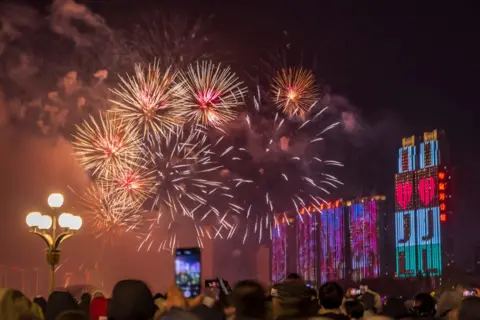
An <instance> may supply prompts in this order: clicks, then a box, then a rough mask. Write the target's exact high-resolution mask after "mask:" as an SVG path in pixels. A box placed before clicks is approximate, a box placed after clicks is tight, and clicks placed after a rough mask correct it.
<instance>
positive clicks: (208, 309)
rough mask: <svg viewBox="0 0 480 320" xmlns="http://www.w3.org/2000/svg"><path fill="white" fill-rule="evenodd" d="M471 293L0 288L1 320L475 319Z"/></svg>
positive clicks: (290, 287)
mask: <svg viewBox="0 0 480 320" xmlns="http://www.w3.org/2000/svg"><path fill="white" fill-rule="evenodd" d="M477 292H478V293H479V294H480V291H478V290H474V294H473V295H472V296H469V297H465V296H464V294H462V293H463V291H462V290H459V289H458V288H456V289H452V290H449V291H444V292H442V293H441V294H440V295H438V296H435V295H434V294H432V293H419V294H417V295H416V296H415V297H414V298H413V299H412V300H408V301H404V300H402V299H401V298H399V297H392V298H388V299H382V298H381V297H380V295H379V294H378V293H376V292H374V291H372V290H370V289H369V288H368V287H366V286H365V287H363V290H357V289H347V290H344V289H343V288H342V287H341V286H340V285H339V284H338V283H336V282H327V283H324V284H323V285H322V286H320V287H319V288H318V290H316V289H314V288H312V287H310V286H308V285H307V284H306V283H305V282H304V281H303V280H302V279H301V278H300V277H299V276H298V275H296V274H291V275H289V277H287V279H286V280H285V281H283V282H281V283H277V284H275V285H273V286H272V287H271V288H270V290H268V291H267V290H265V288H264V287H263V286H262V285H261V284H260V283H258V282H257V281H254V280H244V281H240V282H238V283H237V284H236V285H235V286H234V288H233V289H232V290H231V292H228V293H225V292H219V293H215V292H211V293H213V294H211V295H210V294H209V293H208V292H207V293H206V295H201V296H198V297H195V298H193V299H186V298H185V297H184V295H183V293H182V292H181V290H180V289H178V288H177V287H176V286H172V287H171V288H170V289H169V290H168V292H167V293H166V294H164V295H163V294H156V295H153V294H152V292H151V290H150V289H149V287H148V286H147V285H146V284H145V283H144V282H142V281H139V280H122V281H120V282H118V283H117V284H116V285H115V287H114V289H113V292H112V294H111V297H109V298H107V297H105V296H104V295H103V294H102V293H101V292H94V293H93V294H90V293H87V292H86V293H84V294H83V295H82V296H81V298H80V299H79V301H77V300H76V299H75V298H74V297H73V296H72V295H71V294H70V293H69V292H67V291H54V292H52V293H51V294H50V295H49V297H48V299H45V298H42V297H37V298H35V299H33V300H32V301H31V300H29V299H28V298H27V297H26V296H25V295H24V294H22V292H20V291H18V290H14V289H0V320H157V319H158V320H210V319H211V320H217V319H218V320H222V319H228V320H230V319H231V320H236V319H238V320H287V319H331V320H353V319H355V320H362V319H372V320H373V319H442V320H443V319H445V320H480V297H477Z"/></svg>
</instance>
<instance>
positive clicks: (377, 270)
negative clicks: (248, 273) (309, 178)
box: [272, 196, 386, 284]
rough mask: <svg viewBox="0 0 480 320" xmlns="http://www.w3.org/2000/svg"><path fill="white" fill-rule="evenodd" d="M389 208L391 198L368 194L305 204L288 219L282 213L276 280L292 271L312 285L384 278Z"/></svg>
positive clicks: (276, 233) (276, 241)
mask: <svg viewBox="0 0 480 320" xmlns="http://www.w3.org/2000/svg"><path fill="white" fill-rule="evenodd" d="M385 207H386V206H385V196H374V197H363V198H358V199H354V200H350V201H343V200H337V201H333V202H329V203H325V204H318V205H314V206H310V207H308V208H303V209H301V210H300V212H298V213H292V214H291V215H290V216H289V217H288V220H287V218H286V217H285V216H280V217H277V221H278V223H277V224H276V225H275V228H274V232H273V237H272V238H273V239H272V281H273V282H277V281H281V280H283V279H284V278H285V276H286V275H287V274H288V273H289V272H297V273H298V274H299V275H300V276H301V277H302V278H303V279H304V280H305V281H306V282H307V283H311V284H318V283H323V282H326V281H338V280H343V279H350V280H354V281H360V280H362V279H366V278H376V277H379V276H380V275H381V269H382V267H381V266H382V264H381V256H382V255H381V252H383V247H382V246H381V245H380V242H381V241H380V238H381V236H382V234H381V232H380V230H381V228H382V223H383V217H385V216H386V211H385ZM292 238H295V239H296V241H295V240H293V241H292ZM294 244H296V246H294ZM385 256H386V255H385ZM293 263H295V265H293Z"/></svg>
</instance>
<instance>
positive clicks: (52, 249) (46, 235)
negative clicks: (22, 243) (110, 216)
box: [25, 193, 82, 292]
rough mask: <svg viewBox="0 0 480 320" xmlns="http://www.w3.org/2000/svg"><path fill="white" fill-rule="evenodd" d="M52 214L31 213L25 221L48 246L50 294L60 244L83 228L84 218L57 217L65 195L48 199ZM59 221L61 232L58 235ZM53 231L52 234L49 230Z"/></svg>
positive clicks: (69, 215) (53, 285)
mask: <svg viewBox="0 0 480 320" xmlns="http://www.w3.org/2000/svg"><path fill="white" fill-rule="evenodd" d="M48 205H49V206H50V208H52V213H51V214H49V215H43V214H41V213H40V212H36V211H35V212H30V213H29V214H28V215H27V218H26V219H25V221H26V223H27V225H28V227H29V228H30V232H31V233H34V234H36V235H38V236H39V237H40V238H42V239H43V240H44V241H45V243H46V244H47V252H46V253H47V263H48V265H49V266H50V292H51V291H53V289H54V287H55V266H56V265H57V264H58V262H59V261H60V249H59V248H60V244H61V243H62V242H63V241H64V240H65V239H68V238H70V237H71V236H73V235H74V234H75V232H76V231H77V230H79V229H80V228H81V227H82V218H81V217H79V216H75V215H73V214H71V213H62V214H60V216H58V217H57V214H58V213H57V209H59V208H60V207H62V205H63V195H62V194H61V193H52V194H51V195H50V196H49V197H48ZM57 221H58V225H59V227H60V228H62V230H61V232H60V233H59V234H57ZM50 229H52V231H51V232H50V231H49V230H50Z"/></svg>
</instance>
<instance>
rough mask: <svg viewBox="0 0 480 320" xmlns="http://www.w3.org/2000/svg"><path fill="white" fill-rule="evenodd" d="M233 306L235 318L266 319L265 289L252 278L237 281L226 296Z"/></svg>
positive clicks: (240, 319) (239, 319)
mask: <svg viewBox="0 0 480 320" xmlns="http://www.w3.org/2000/svg"><path fill="white" fill-rule="evenodd" d="M228 299H229V301H230V304H231V306H232V307H233V308H235V319H236V320H242V319H252V320H253V319H266V318H267V308H266V305H265V289H264V288H263V286H262V285H261V284H260V283H258V282H257V281H254V280H243V281H240V282H238V283H237V284H236V285H235V287H234V288H233V291H232V293H231V294H230V296H229V297H228Z"/></svg>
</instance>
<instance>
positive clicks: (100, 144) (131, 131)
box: [73, 112, 141, 177]
mask: <svg viewBox="0 0 480 320" xmlns="http://www.w3.org/2000/svg"><path fill="white" fill-rule="evenodd" d="M140 143H141V140H140V137H139V134H138V130H137V129H136V127H135V126H134V125H133V124H132V123H125V122H124V121H123V120H121V119H120V118H119V117H118V116H117V115H116V114H115V113H113V112H107V113H106V114H105V115H100V118H99V120H98V121H97V120H95V118H94V117H92V116H90V121H84V122H83V123H82V125H80V126H77V133H76V135H75V137H74V141H73V148H74V151H75V155H76V156H77V159H78V161H79V163H80V164H81V165H82V166H83V167H84V168H85V169H86V170H87V171H92V174H93V175H94V176H100V177H109V176H111V175H114V174H116V173H117V172H122V171H128V168H130V167H132V166H135V164H136V163H137V161H138V159H139V156H140V152H139V150H140Z"/></svg>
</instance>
